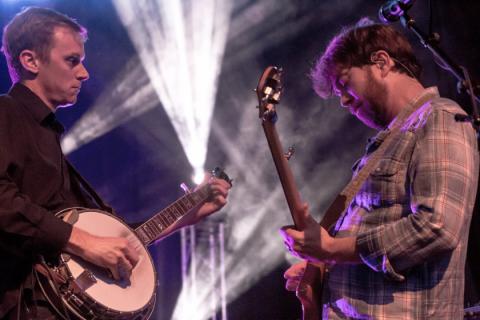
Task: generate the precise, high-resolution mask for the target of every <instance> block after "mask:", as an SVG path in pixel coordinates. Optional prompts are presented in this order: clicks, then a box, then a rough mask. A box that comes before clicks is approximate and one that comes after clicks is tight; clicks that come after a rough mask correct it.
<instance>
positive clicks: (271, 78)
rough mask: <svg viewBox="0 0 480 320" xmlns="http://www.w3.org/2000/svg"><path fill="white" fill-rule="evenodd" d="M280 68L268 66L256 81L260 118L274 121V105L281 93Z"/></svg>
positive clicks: (278, 100)
mask: <svg viewBox="0 0 480 320" xmlns="http://www.w3.org/2000/svg"><path fill="white" fill-rule="evenodd" d="M281 77H282V69H281V68H277V67H273V66H269V67H267V68H266V69H265V70H264V71H263V73H262V76H261V77H260V80H259V81H258V85H257V89H256V90H255V91H256V92H257V98H258V111H259V117H260V118H261V119H263V120H264V121H265V120H269V121H272V122H275V120H276V112H275V105H276V104H278V103H279V102H280V95H281V94H282V79H281Z"/></svg>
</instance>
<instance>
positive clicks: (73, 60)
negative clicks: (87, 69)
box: [67, 57, 80, 66]
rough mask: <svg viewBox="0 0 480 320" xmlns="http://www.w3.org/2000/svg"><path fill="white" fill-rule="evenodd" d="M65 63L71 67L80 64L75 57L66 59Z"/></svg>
mask: <svg viewBox="0 0 480 320" xmlns="http://www.w3.org/2000/svg"><path fill="white" fill-rule="evenodd" d="M67 62H68V63H70V64H71V65H73V66H75V65H77V64H78V63H79V62H80V59H78V58H75V57H70V58H67Z"/></svg>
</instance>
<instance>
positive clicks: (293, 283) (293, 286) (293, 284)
mask: <svg viewBox="0 0 480 320" xmlns="http://www.w3.org/2000/svg"><path fill="white" fill-rule="evenodd" d="M298 284H299V281H298V280H293V279H288V280H287V282H286V283H285V289H287V290H288V291H293V292H295V291H297V287H298Z"/></svg>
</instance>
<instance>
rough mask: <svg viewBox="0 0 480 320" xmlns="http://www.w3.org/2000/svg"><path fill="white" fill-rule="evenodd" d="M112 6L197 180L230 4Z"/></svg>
mask: <svg viewBox="0 0 480 320" xmlns="http://www.w3.org/2000/svg"><path fill="white" fill-rule="evenodd" d="M113 3H114V5H115V8H116V11H117V13H118V15H119V17H120V19H121V20H122V23H123V24H124V26H125V27H126V29H127V31H128V33H129V35H130V39H131V40H132V42H133V44H134V46H135V48H136V50H137V53H138V55H139V57H140V61H141V62H142V65H143V66H144V68H145V70H146V72H147V74H148V77H149V78H150V81H151V83H152V85H153V88H154V89H155V92H156V93H157V95H158V97H159V99H160V101H161V102H162V106H163V107H164V109H165V111H166V113H167V114H168V116H169V118H170V120H171V122H172V125H173V127H174V129H175V132H176V133H177V135H178V137H179V140H180V142H181V144H182V146H183V149H184V151H185V154H186V156H187V159H188V161H189V162H190V164H191V166H192V169H193V172H194V177H195V179H196V180H197V181H198V176H199V172H202V173H203V171H204V170H203V166H204V163H205V159H206V155H207V142H208V137H209V134H210V122H211V118H212V112H213V108H214V106H215V96H216V92H217V77H218V75H219V73H220V67H221V64H222V59H223V53H224V50H225V44H226V39H227V34H228V26H229V20H230V10H231V1H230V0H204V1H201V2H199V1H186V0H185V1H161V0H144V1H121V0H114V1H113Z"/></svg>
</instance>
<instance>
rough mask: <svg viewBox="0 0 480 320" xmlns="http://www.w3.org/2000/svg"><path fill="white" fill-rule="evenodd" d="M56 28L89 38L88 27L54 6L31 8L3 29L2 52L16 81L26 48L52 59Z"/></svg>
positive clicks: (45, 59)
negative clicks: (52, 7) (21, 57)
mask: <svg viewBox="0 0 480 320" xmlns="http://www.w3.org/2000/svg"><path fill="white" fill-rule="evenodd" d="M55 27H66V28H70V29H71V30H73V31H74V32H78V33H79V34H80V35H81V37H82V39H83V41H86V40H87V29H85V28H84V27H83V26H81V25H80V24H79V23H77V22H76V21H75V20H73V19H71V18H70V17H68V16H66V15H64V14H61V13H59V12H57V11H55V10H52V9H46V8H37V7H27V8H25V9H24V10H22V11H21V12H19V13H18V14H17V15H16V16H15V17H14V18H13V19H12V20H11V21H10V22H9V23H8V24H7V25H6V26H5V28H4V29H3V39H2V49H1V50H2V51H3V53H4V54H5V57H6V59H7V64H8V71H9V73H10V78H11V79H12V82H14V83H15V82H18V81H19V80H20V76H21V74H22V70H23V67H22V65H21V63H20V60H19V57H20V53H21V52H22V51H23V50H32V51H34V52H35V53H36V54H38V55H39V57H40V59H42V61H48V58H49V53H50V49H51V47H52V45H53V44H52V38H53V32H54V29H55Z"/></svg>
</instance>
